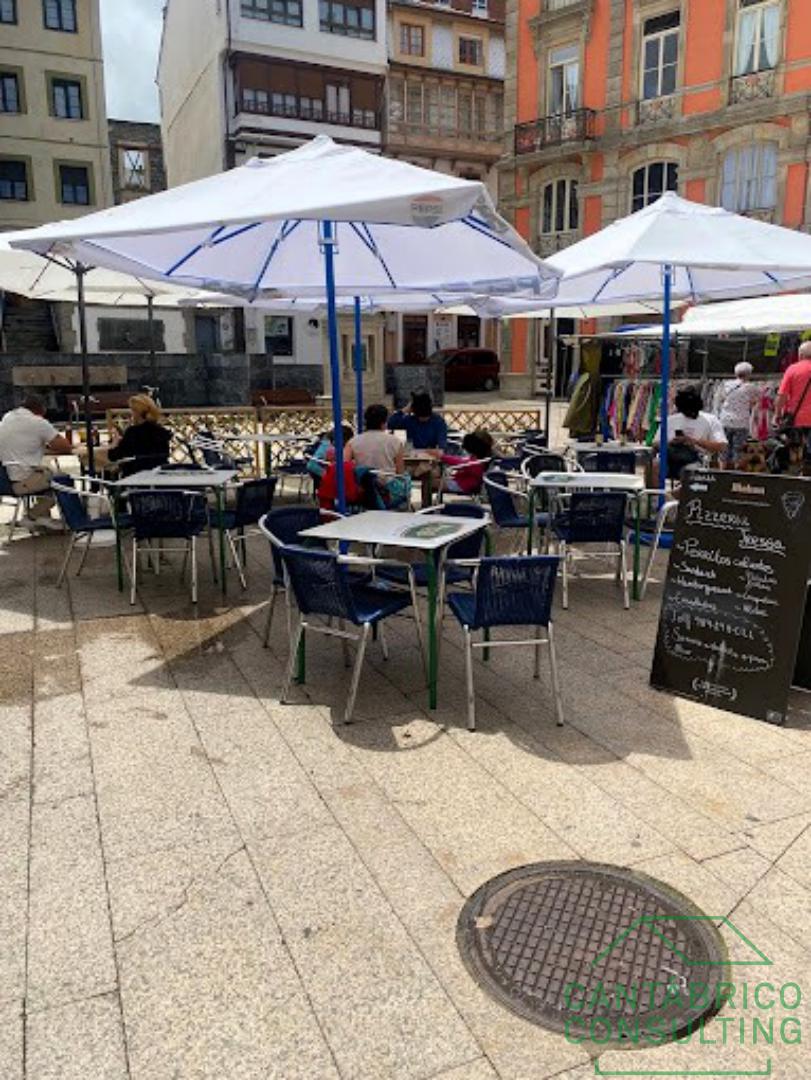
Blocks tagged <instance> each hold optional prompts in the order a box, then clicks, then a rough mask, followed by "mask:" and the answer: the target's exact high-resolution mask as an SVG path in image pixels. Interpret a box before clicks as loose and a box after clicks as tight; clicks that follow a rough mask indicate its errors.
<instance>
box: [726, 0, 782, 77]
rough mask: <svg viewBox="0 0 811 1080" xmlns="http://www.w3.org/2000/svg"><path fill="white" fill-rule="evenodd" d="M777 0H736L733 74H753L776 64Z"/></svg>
mask: <svg viewBox="0 0 811 1080" xmlns="http://www.w3.org/2000/svg"><path fill="white" fill-rule="evenodd" d="M779 37H780V3H779V0H767V2H765V3H764V2H763V0H740V7H739V9H738V22H737V27H736V30H735V74H736V75H753V74H754V73H755V72H758V71H769V70H771V69H772V68H774V67H777V60H778V52H779Z"/></svg>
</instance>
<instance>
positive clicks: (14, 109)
mask: <svg viewBox="0 0 811 1080" xmlns="http://www.w3.org/2000/svg"><path fill="white" fill-rule="evenodd" d="M21 111H22V110H21V108H20V80H19V78H18V77H17V75H15V74H14V72H12V71H0V113H18V112H21Z"/></svg>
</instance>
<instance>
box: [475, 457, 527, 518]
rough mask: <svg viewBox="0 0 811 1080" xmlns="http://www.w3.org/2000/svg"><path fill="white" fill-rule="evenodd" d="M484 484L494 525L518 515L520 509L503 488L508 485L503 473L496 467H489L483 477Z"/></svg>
mask: <svg viewBox="0 0 811 1080" xmlns="http://www.w3.org/2000/svg"><path fill="white" fill-rule="evenodd" d="M484 486H485V487H486V488H487V498H488V499H489V500H490V509H491V510H492V511H493V520H494V521H495V523H496V525H501V524H502V522H508V523H511V519H513V518H515V517H516V516H518V515H519V514H520V511H519V510H518V508H517V507H516V505H515V499H513V497H512V495H511V494H510V493H509V491H504V490H503V489H504V488H506V487H507V486H508V485H507V477H506V476H505V474H504V473H503V472H501V471H500V470H498V469H491V470H490V472H489V473H488V474H487V475H486V476H485V478H484Z"/></svg>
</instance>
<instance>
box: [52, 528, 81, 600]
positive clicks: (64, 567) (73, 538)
mask: <svg viewBox="0 0 811 1080" xmlns="http://www.w3.org/2000/svg"><path fill="white" fill-rule="evenodd" d="M78 539H79V537H78V536H77V535H76V533H71V537H70V542H69V543H68V550H67V551H66V552H65V558H64V559H63V560H62V566H61V568H60V570H59V576H58V577H57V579H56V587H57V589H60V588H61V587H62V582H63V581H64V580H65V574H66V573H67V570H68V564H69V563H70V557H71V555H72V554H73V549H74V548H75V547H76V541H77V540H78Z"/></svg>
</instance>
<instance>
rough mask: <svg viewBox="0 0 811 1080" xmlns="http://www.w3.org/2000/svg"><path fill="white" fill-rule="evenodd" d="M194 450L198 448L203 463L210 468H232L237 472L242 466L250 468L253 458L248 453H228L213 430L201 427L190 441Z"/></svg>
mask: <svg viewBox="0 0 811 1080" xmlns="http://www.w3.org/2000/svg"><path fill="white" fill-rule="evenodd" d="M191 446H192V447H193V449H194V450H198V451H199V452H200V454H201V455H202V457H203V462H204V464H206V465H208V467H209V468H210V469H233V470H234V471H235V472H238V471H239V470H240V469H242V468H250V466H252V465H253V464H254V459H253V457H251V456H250V455H245V454H243V455H242V456H241V457H238V456H236V455H235V454H229V453H227V452H226V450H225V444H224V443H223V442H222V440H221V439H217V438H216V437H215V435H214V433H213V432H211V431H208V430H207V429H202V430H201V431H199V432H198V433H197V435H196V436H195V438H194V440H193V441H192V443H191Z"/></svg>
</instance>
